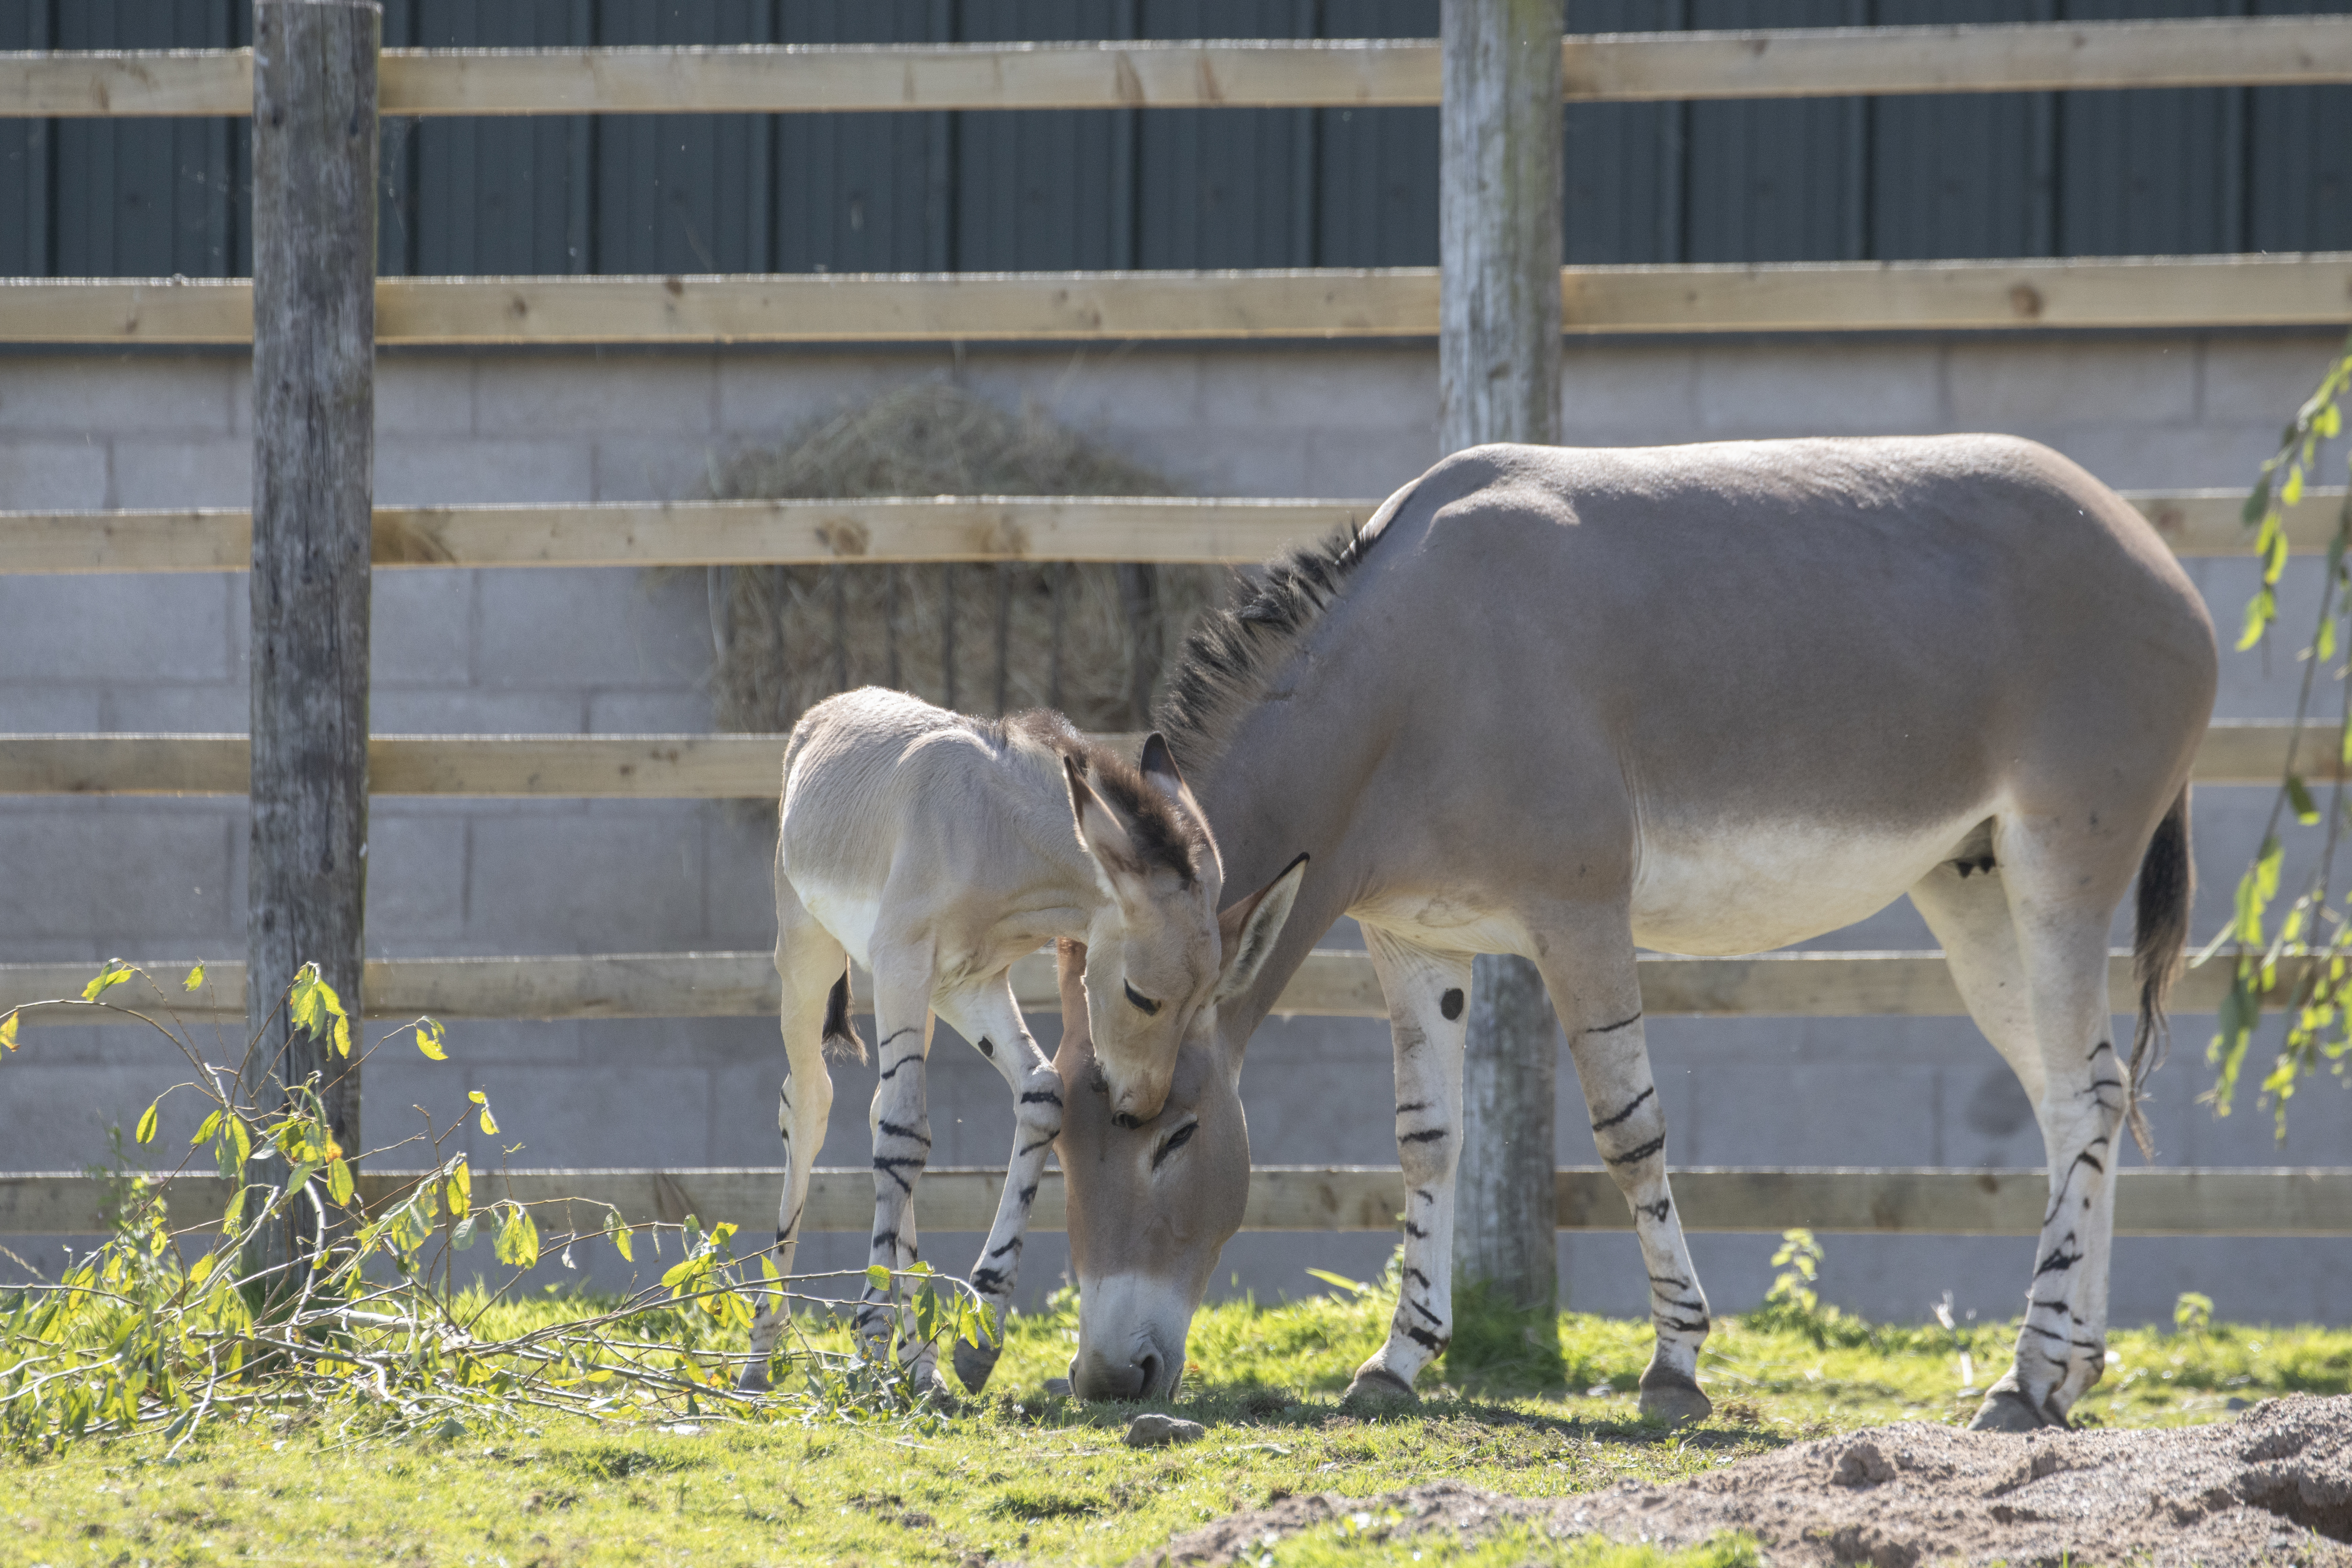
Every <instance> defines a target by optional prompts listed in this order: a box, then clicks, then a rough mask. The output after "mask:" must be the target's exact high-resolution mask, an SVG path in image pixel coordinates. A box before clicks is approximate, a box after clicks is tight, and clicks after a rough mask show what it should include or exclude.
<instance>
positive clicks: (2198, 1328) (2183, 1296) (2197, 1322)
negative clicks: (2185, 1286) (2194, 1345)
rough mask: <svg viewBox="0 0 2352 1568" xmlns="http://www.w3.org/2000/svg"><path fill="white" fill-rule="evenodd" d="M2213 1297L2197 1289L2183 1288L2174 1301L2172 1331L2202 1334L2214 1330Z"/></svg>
mask: <svg viewBox="0 0 2352 1568" xmlns="http://www.w3.org/2000/svg"><path fill="white" fill-rule="evenodd" d="M2212 1328H2213V1298H2212V1297H2210V1296H2206V1295H2201V1294H2200V1293H2199V1292H2197V1291H2195V1290H2183V1291H2182V1292H2181V1293H2180V1298H2179V1300H2176V1301H2174V1302H2173V1303H2172V1331H2173V1332H2174V1333H2176V1334H2198V1335H2202V1334H2206V1333H2210V1332H2211V1331H2212Z"/></svg>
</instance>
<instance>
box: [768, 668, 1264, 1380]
mask: <svg viewBox="0 0 2352 1568" xmlns="http://www.w3.org/2000/svg"><path fill="white" fill-rule="evenodd" d="M1303 859H1304V857H1300V858H1298V860H1296V861H1294V862H1293V864H1292V865H1291V866H1290V867H1289V868H1286V870H1284V871H1283V872H1282V873H1281V874H1280V875H1277V876H1276V877H1275V878H1274V879H1272V880H1271V881H1270V882H1269V884H1268V885H1267V887H1266V888H1265V889H1261V890H1260V891H1259V892H1258V893H1256V894H1255V895H1254V896H1252V897H1250V898H1247V899H1244V900H1240V901H1239V902H1237V903H1236V904H1234V906H1233V907H1232V908H1230V909H1228V910H1224V911H1223V913H1222V914H1221V913H1220V912H1219V910H1218V907H1217V900H1218V896H1219V894H1220V893H1221V892H1222V890H1223V886H1224V879H1223V871H1222V868H1221V867H1220V865H1219V862H1218V859H1217V850H1216V844H1215V841H1214V840H1213V838H1212V837H1210V834H1209V829H1208V826H1207V823H1206V822H1205V820H1204V819H1203V818H1202V816H1201V812H1200V807H1199V806H1198V805H1197V804H1196V803H1195V802H1194V801H1193V799H1192V792H1191V791H1190V790H1188V789H1186V788H1185V786H1184V781H1183V779H1182V778H1181V776H1180V775H1179V774H1178V773H1177V772H1176V765H1175V763H1173V762H1172V761H1171V759H1170V757H1169V753H1168V747H1167V745H1166V743H1165V742H1162V741H1161V740H1160V737H1159V736H1157V735H1154V736H1152V737H1150V740H1148V741H1147V742H1145V743H1144V747H1143V757H1142V765H1141V766H1140V768H1139V767H1137V766H1135V765H1133V764H1130V763H1128V762H1126V761H1125V760H1124V759H1122V758H1120V757H1119V756H1118V755H1117V754H1115V753H1114V752H1111V751H1110V750H1108V748H1107V747H1104V746H1101V745H1098V744H1096V743H1094V742H1089V741H1087V739H1086V738H1085V737H1083V736H1081V735H1079V734H1078V733H1077V732H1076V731H1074V730H1072V729H1071V728H1070V727H1069V725H1068V723H1067V722H1066V721H1064V720H1063V719H1062V717H1061V716H1060V715H1059V714H1055V713H1045V712H1035V713H1024V714H1019V715H1016V716H1014V717H1013V718H1010V719H1003V720H997V721H989V720H981V719H970V718H966V717H964V716H963V715H961V714H958V713H950V712H948V711H946V710H943V709H939V708H934V707H932V706H931V705H930V704H929V703H927V702H922V701H919V700H916V699H914V698H911V697H908V696H906V695H904V694H902V693H899V692H895V691H887V690H882V689H874V688H868V689H864V690H859V691H851V692H846V693H845V694H843V695H841V696H839V697H835V698H832V699H830V700H827V701H824V702H822V703H820V704H818V705H817V706H816V707H814V708H813V709H811V710H809V711H808V712H807V713H806V714H805V715H804V716H803V718H802V720H801V721H800V723H799V724H798V725H796V726H794V728H793V736H792V740H791V742H789V743H788V744H787V746H786V747H785V750H784V785H783V812H782V823H781V825H780V829H779V833H778V838H777V847H776V972H777V973H778V974H779V975H780V976H782V981H783V1006H782V1029H783V1036H784V1047H785V1053H786V1058H787V1061H788V1072H789V1076H788V1077H787V1078H786V1079H784V1082H783V1087H782V1091H781V1095H780V1098H779V1103H778V1110H777V1127H778V1130H779V1131H781V1132H782V1136H783V1141H784V1163H785V1164H786V1166H787V1167H788V1171H787V1175H786V1180H785V1186H784V1194H783V1199H782V1204H781V1205H780V1207H779V1211H778V1214H777V1227H776V1243H777V1248H776V1250H777V1267H778V1268H781V1269H782V1270H783V1272H785V1273H786V1274H789V1273H791V1271H792V1258H793V1248H794V1245H795V1243H796V1242H797V1239H798V1237H799V1231H800V1222H801V1212H802V1208H803V1205H804V1204H805V1203H806V1201H807V1197H808V1183H809V1170H810V1167H811V1166H812V1165H814V1163H815V1161H816V1155H817V1151H818V1149H819V1148H820V1147H821V1146H822V1145H823V1143H824V1131H825V1121H826V1118H827V1117H828V1115H829V1114H830V1113H831V1110H832V1107H833V1080H832V1077H831V1075H830V1073H829V1072H828V1071H827V1070H826V1068H825V1058H826V1056H827V1055H828V1054H832V1055H836V1056H849V1057H854V1058H856V1059H858V1060H863V1059H864V1058H865V1047H864V1046H863V1045H862V1044H860V1043H859V1041H858V1039H857V1037H856V1031H855V1029H854V1028H853V1026H851V1024H850V1021H849V1006H850V997H849V977H848V973H847V970H846V968H845V964H846V962H847V961H848V960H850V959H853V958H854V959H855V960H856V962H857V963H860V964H862V965H864V966H865V967H866V969H867V970H868V971H869V972H870V973H872V974H873V976H874V1020H875V1026H876V1028H877V1032H878V1034H879V1039H878V1041H877V1047H876V1049H877V1053H878V1055H879V1057H880V1065H881V1077H880V1081H879V1083H878V1084H877V1087H876V1089H875V1093H874V1107H873V1114H872V1125H873V1131H874V1190H875V1205H874V1215H875V1218H874V1234H873V1250H872V1254H871V1256H872V1260H873V1261H874V1262H875V1263H877V1264H880V1265H882V1266H883V1267H885V1268H893V1269H900V1268H908V1267H909V1266H911V1265H912V1264H913V1263H914V1262H915V1260H916V1258H917V1256H918V1252H917V1247H916V1232H915V1218H914V1213H913V1200H914V1194H915V1184H916V1183H917V1181H918V1180H919V1178H920V1177H921V1175H922V1173H923V1167H924V1165H925V1164H926V1163H928V1161H929V1154H930V1147H931V1133H930V1119H929V1111H928V1110H927V1103H926V1102H927V1095H926V1089H925V1083H924V1073H923V1063H924V1059H925V1058H926V1057H927V1055H928V1054H929V1049H930V1021H931V1017H932V1016H933V1015H934V1014H936V1015H937V1016H940V1017H942V1018H945V1019H946V1020H947V1021H948V1023H949V1025H950V1027H952V1028H954V1029H955V1031H956V1032H957V1033H958V1034H961V1036H963V1037H964V1038H966V1039H968V1040H970V1041H971V1042H972V1044H973V1046H974V1047H977V1048H978V1049H979V1051H980V1053H981V1055H982V1056H983V1057H986V1058H988V1059H989V1060H990V1061H991V1062H992V1063H993V1064H994V1066H995V1068H996V1069H997V1071H999V1072H1001V1073H1003V1075H1004V1081H1005V1082H1006V1083H1007V1084H1008V1085H1009V1086H1011V1088H1012V1090H1013V1096H1014V1099H1015V1101H1016V1106H1017V1118H1016V1131H1014V1134H1013V1154H1012V1159H1011V1162H1010V1164H1009V1167H1008V1169H1007V1172H1006V1180H1005V1184H1004V1193H1003V1198H1002V1199H1001V1201H1000V1202H999V1205H998V1207H997V1212H996V1219H995V1224H994V1226H993V1227H992V1229H991V1230H990V1232H989V1236H988V1240H987V1243H986V1245H985V1246H984V1247H983V1249H982V1256H981V1258H980V1262H979V1265H978V1267H977V1268H975V1269H974V1270H973V1272H972V1276H971V1282H972V1286H973V1288H974V1289H976V1290H977V1291H978V1292H979V1293H980V1295H981V1296H982V1298H983V1299H984V1300H986V1301H988V1303H989V1304H990V1305H992V1306H993V1307H995V1308H996V1309H997V1310H999V1312H1000V1313H1001V1312H1002V1310H1003V1307H1004V1305H1005V1303H1006V1302H1007V1301H1008V1300H1010V1299H1011V1296H1012V1293H1013V1284H1014V1277H1015V1272H1016V1270H1017V1268H1018V1267H1019V1264H1020V1258H1021V1247H1022V1241H1023V1237H1024V1232H1025V1230H1026V1227H1027V1225H1028V1219H1029V1205H1030V1203H1031V1201H1032V1200H1033V1199H1034V1197H1035V1196H1036V1193H1037V1183H1038V1177H1039V1173H1040V1172H1042V1171H1043V1170H1044V1168H1045V1154H1046V1152H1047V1150H1048V1149H1050V1148H1051V1147H1052V1145H1053V1142H1054V1140H1055V1136H1056V1135H1057V1134H1058V1133H1059V1132H1060V1131H1061V1126H1062V1108H1063V1090H1062V1084H1061V1080H1060V1079H1058V1078H1056V1077H1055V1072H1054V1068H1053V1067H1052V1065H1051V1064H1050V1063H1049V1062H1048V1061H1047V1060H1046V1058H1045V1054H1044V1053H1043V1052H1042V1051H1040V1050H1039V1049H1038V1047H1037V1043H1036V1041H1034V1039H1032V1038H1031V1037H1030V1036H1029V1031H1028V1029H1027V1028H1026V1027H1024V1025H1023V1023H1022V1021H1021V1012H1020V1009H1019V1007H1018V1006H1016V1005H1014V1002H1013V987H1012V984H1011V983H1010V981H1009V980H1008V978H1007V974H1006V972H1007V971H1008V970H1009V969H1010V967H1011V966H1012V964H1013V961H1014V960H1016V959H1018V958H1021V957H1022V956H1024V954H1027V953H1030V952H1035V951H1036V949H1037V948H1038V947H1039V946H1040V945H1041V944H1042V943H1045V942H1052V941H1055V940H1056V939H1064V938H1070V939H1083V940H1084V941H1085V942H1086V943H1087V949H1086V952H1087V954H1088V955H1089V956H1088V957H1087V961H1086V962H1087V974H1088V975H1089V977H1090V978H1091V980H1092V982H1093V984H1091V985H1090V986H1088V987H1087V989H1086V993H1085V994H1087V997H1088V1002H1087V1007H1088V1011H1089V1013H1090V1015H1091V1016H1090V1017H1089V1018H1088V1019H1087V1024H1088V1025H1089V1027H1088V1028H1087V1029H1085V1030H1082V1031H1081V1032H1082V1033H1085V1034H1087V1035H1088V1036H1090V1037H1091V1039H1092V1041H1093V1042H1094V1046H1093V1052H1094V1054H1093V1056H1092V1058H1090V1059H1092V1060H1095V1061H1098V1062H1099V1064H1100V1071H1099V1074H1098V1075H1097V1077H1096V1078H1095V1079H1092V1080H1090V1085H1089V1087H1090V1089H1092V1090H1093V1091H1094V1092H1097V1093H1098V1094H1099V1096H1100V1098H1101V1100H1102V1102H1103V1104H1104V1106H1105V1108H1106V1114H1108V1115H1110V1116H1112V1117H1114V1118H1115V1119H1117V1120H1118V1121H1121V1122H1124V1123H1128V1124H1132V1123H1134V1122H1135V1121H1139V1120H1140V1119H1143V1118H1148V1117H1150V1116H1152V1115H1154V1114H1156V1113H1157V1112H1158V1110H1159V1109H1160V1101H1161V1100H1162V1099H1164V1098H1165V1096H1166V1095H1167V1092H1168V1084H1169V1079H1170V1076H1171V1072H1172V1071H1173V1068H1174V1063H1175V1059H1176V1055H1177V1047H1178V1044H1179V1042H1180V1041H1181V1039H1182V1038H1183V1037H1184V1036H1185V1034H1186V1032H1187V1031H1190V1030H1197V1029H1201V1028H1203V1027H1206V1026H1213V1022H1214V1017H1215V1013H1214V1005H1213V998H1214V995H1215V994H1216V993H1217V991H1218V990H1219V989H1220V986H1221V984H1226V985H1231V984H1244V983H1246V982H1247V981H1248V980H1249V979H1251V978H1254V977H1255V973H1256V966H1257V965H1258V964H1259V963H1263V962H1264V960H1265V957H1266V955H1267V954H1268V953H1269V952H1271V950H1272V947H1273V943H1274V936H1275V933H1276V931H1278V930H1279V929H1280V927H1281V924H1282V920H1283V917H1284V916H1285V915H1286V913H1288V911H1289V908H1290V900H1291V898H1292V896H1293V895H1295V894H1296V893H1297V889H1298V881H1299V871H1300V869H1301V865H1300V862H1302V861H1303ZM892 1294H893V1293H892V1292H889V1291H884V1290H877V1289H871V1288H869V1289H867V1290H866V1295H865V1299H864V1300H863V1301H862V1302H861V1304H860V1306H859V1309H858V1311H857V1316H856V1322H857V1331H858V1335H859V1338H860V1340H861V1342H863V1343H864V1344H865V1346H866V1352H867V1353H868V1354H869V1355H870V1356H872V1357H874V1358H876V1359H877V1360H878V1359H879V1358H880V1357H881V1356H882V1355H883V1354H885V1353H887V1351H888V1348H889V1341H890V1335H891V1313H890V1300H891V1296H892ZM909 1322H910V1314H908V1313H905V1312H902V1314H901V1327H902V1328H904V1327H908V1325H909ZM782 1327H783V1315H782V1303H781V1302H780V1301H774V1300H772V1301H770V1302H769V1303H768V1304H767V1305H766V1306H764V1307H763V1308H762V1310H761V1312H760V1313H759V1315H758V1317H757V1318H756V1320H755V1321H754V1322H753V1324H752V1329H751V1352H752V1358H753V1359H752V1361H751V1365H750V1366H749V1367H747V1369H746V1370H745V1373H744V1378H743V1381H744V1383H745V1384H746V1386H750V1387H763V1386H765V1384H766V1382H767V1363H768V1358H769V1357H770V1356H771V1355H772V1353H773V1352H774V1350H775V1345H776V1340H777V1336H778V1335H779V1334H780V1333H781V1331H782ZM901 1354H902V1356H904V1357H906V1358H908V1359H909V1360H910V1361H911V1362H912V1363H913V1364H914V1368H915V1372H916V1376H917V1379H918V1381H919V1382H921V1383H928V1382H929V1380H930V1378H931V1377H932V1375H933V1374H934V1368H933V1366H932V1364H931V1361H930V1355H931V1352H930V1351H929V1348H928V1347H927V1346H923V1345H920V1344H918V1343H917V1342H916V1341H915V1338H914V1336H913V1334H912V1333H911V1332H908V1333H906V1334H905V1335H904V1343H903V1345H902V1350H901ZM995 1362H996V1355H995V1352H993V1351H992V1350H988V1349H985V1348H981V1349H975V1348H974V1347H972V1346H970V1345H962V1344H960V1345H958V1347H957V1349H956V1370H957V1373H959V1374H960V1375H961V1377H962V1378H963V1380H964V1382H965V1384H967V1385H968V1386H969V1387H971V1389H972V1391H973V1392H975V1393H977V1392H978V1391H979V1390H980V1389H981V1387H982V1385H983V1384H986V1382H987V1381H988V1374H989V1372H990V1371H991V1369H992V1367H993V1366H994V1364H995Z"/></svg>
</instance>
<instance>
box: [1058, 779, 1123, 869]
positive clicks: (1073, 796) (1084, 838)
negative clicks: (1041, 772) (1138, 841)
mask: <svg viewBox="0 0 2352 1568" xmlns="http://www.w3.org/2000/svg"><path fill="white" fill-rule="evenodd" d="M1062 773H1063V776H1064V777H1065V778H1066V779H1067V780H1068V781H1069V784H1070V815H1071V816H1073V817H1074V818H1075V819H1076V823H1077V829H1078V842H1079V843H1080V844H1082V845H1084V846H1085V847H1086V850H1087V854H1089V855H1091V856H1093V857H1094V858H1095V863H1096V865H1097V866H1098V867H1100V868H1101V870H1102V874H1103V875H1104V877H1105V878H1106V879H1110V878H1118V877H1129V878H1132V877H1140V876H1142V875H1143V858H1142V857H1141V856H1140V855H1139V854H1137V853H1136V849H1135V840H1134V839H1133V838H1132V837H1129V834H1128V831H1127V824H1125V823H1123V822H1121V821H1120V820H1119V819H1118V813H1117V812H1115V811H1113V810H1112V809H1111V808H1110V807H1109V806H1108V805H1106V804H1105V803H1104V801H1103V798H1102V796H1100V795H1097V794H1096V793H1095V792H1094V786H1093V785H1091V784H1087V765H1086V763H1083V762H1080V761H1079V760H1078V759H1077V758H1076V757H1073V756H1068V755H1065V756H1064V757H1063V758H1062Z"/></svg>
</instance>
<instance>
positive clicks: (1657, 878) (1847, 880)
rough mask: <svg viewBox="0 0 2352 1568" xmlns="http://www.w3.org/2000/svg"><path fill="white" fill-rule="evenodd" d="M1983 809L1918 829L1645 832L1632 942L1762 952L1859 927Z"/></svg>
mask: <svg viewBox="0 0 2352 1568" xmlns="http://www.w3.org/2000/svg"><path fill="white" fill-rule="evenodd" d="M1984 815H1985V814H1984V813H1982V812H1976V813H1971V814H1969V816H1966V817H1963V818H1961V819H1958V820H1956V821H1953V822H1949V823H1939V824H1936V825H1934V826H1929V827H1927V828H1925V829H1922V830H1918V831H1916V832H1911V833H1899V832H1892V831H1886V830H1874V829H1869V828H1833V827H1829V826H1822V825H1820V824H1815V823H1803V824H1793V823H1792V824H1788V825H1783V826H1769V827H1743V828H1732V829H1726V830H1722V831H1717V832H1694V833H1687V834H1676V835H1652V834H1650V833H1648V832H1646V831H1645V832H1644V833H1643V837H1642V842H1641V845H1640V847H1639V850H1638V854H1637V858H1636V860H1635V866H1636V870H1635V873H1634V877H1633V942H1634V944H1635V945H1636V946H1639V947H1646V948H1650V949H1653V950H1654V951H1657V952H1686V953H1696V954H1699V955H1703V956H1716V955H1723V954H1729V953H1740V952H1767V951H1769V950H1770V949H1772V948H1776V947H1786V946H1788V945H1789V944H1790V942H1802V941H1804V940H1805V939H1806V938H1808V937H1814V936H1819V935H1821V934H1822V932H1823V931H1835V930H1837V929H1838V928H1839V927H1840V926H1845V925H1852V924H1853V922H1854V921H1858V920H1864V919H1866V918H1868V917H1869V916H1871V915H1874V914H1876V913H1877V912H1878V911H1879V910H1883V909H1885V907H1886V906H1887V905H1889V904H1891V903H1893V902H1894V901H1895V900H1896V899H1899V898H1901V897H1902V896H1903V894H1904V893H1905V891H1906V890H1907V889H1909V888H1910V886H1911V884H1913V883H1914V882H1916V881H1917V880H1918V879H1920V878H1921V877H1923V876H1925V875H1926V874H1927V871H1928V870H1929V869H1930V868H1932V867H1934V866H1935V864H1936V863H1937V861H1938V860H1940V859H1942V858H1945V857H1946V856H1948V855H1949V854H1951V853H1952V850H1953V848H1954V847H1955V846H1957V845H1958V843H1959V842H1960V840H1961V838H1962V837H1964V836H1965V835H1966V834H1967V832H1968V830H1969V828H1971V827H1973V826H1976V824H1977V823H1979V822H1981V821H1983V820H1984Z"/></svg>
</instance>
